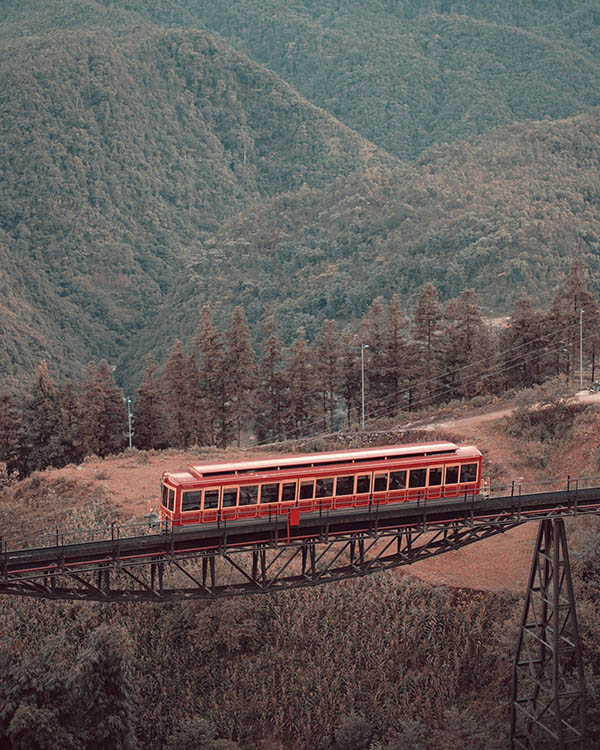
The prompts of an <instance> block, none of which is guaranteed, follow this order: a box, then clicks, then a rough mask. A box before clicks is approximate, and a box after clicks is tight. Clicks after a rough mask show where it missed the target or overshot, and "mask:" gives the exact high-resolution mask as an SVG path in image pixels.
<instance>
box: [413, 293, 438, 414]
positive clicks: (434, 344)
mask: <svg viewBox="0 0 600 750" xmlns="http://www.w3.org/2000/svg"><path fill="white" fill-rule="evenodd" d="M442 318H443V311H442V307H441V305H440V303H439V300H438V291H437V288H436V286H435V285H434V284H432V283H431V282H430V281H429V282H427V283H426V284H425V285H424V286H423V288H422V289H421V292H420V294H419V296H418V298H417V302H416V304H415V308H414V310H413V341H414V342H415V344H416V352H415V353H416V357H417V359H416V362H415V366H414V369H413V378H414V379H416V380H417V381H419V382H421V383H423V385H422V386H421V388H420V392H419V398H420V400H421V401H423V400H426V401H431V400H432V399H434V398H435V396H436V393H437V392H438V390H439V383H438V379H439V376H440V362H439V358H440V347H441V335H440V323H441V321H442Z"/></svg>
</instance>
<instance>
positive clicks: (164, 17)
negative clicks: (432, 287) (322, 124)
mask: <svg viewBox="0 0 600 750" xmlns="http://www.w3.org/2000/svg"><path fill="white" fill-rule="evenodd" d="M34 9H35V13H34ZM2 13H4V17H2ZM0 20H3V21H4V23H3V27H4V28H3V29H1V28H0V39H1V38H2V37H3V36H4V37H5V38H8V37H10V36H20V34H21V33H22V29H23V27H24V26H25V28H26V29H27V31H28V33H30V34H31V33H46V32H47V31H48V30H51V29H56V28H70V29H73V28H94V27H102V26H107V27H112V28H122V27H128V26H129V27H130V26H132V25H135V24H137V25H140V24H141V25H145V24H146V25H147V24H148V23H156V24H160V25H163V26H166V27H172V26H181V27H184V28H192V27H195V28H202V29H206V30H209V31H214V32H218V33H219V34H221V35H222V36H223V37H224V38H226V39H227V40H228V41H229V43H230V44H232V45H233V46H235V47H236V48H237V49H239V50H241V51H242V52H244V53H245V54H247V55H249V56H250V57H253V58H254V59H256V60H258V61H260V62H262V63H264V64H265V65H266V66H268V67H269V68H270V69H272V70H274V71H276V72H277V73H278V74H279V75H281V76H282V77H283V78H285V80H287V81H288V82H289V83H290V84H292V85H293V86H294V87H295V88H296V89H297V90H298V91H300V92H302V94H303V95H304V96H306V97H307V98H308V99H309V100H310V101H311V102H312V103H313V104H316V105H317V106H319V107H322V108H324V109H325V110H327V111H328V112H330V113H331V114H332V115H334V116H335V117H336V118H338V119H339V120H340V121H342V122H344V123H345V124H346V125H348V126H349V127H351V128H353V129H355V130H357V131H358V132H359V133H360V134H361V135H363V136H364V137H365V138H367V139H369V140H371V141H373V142H374V143H376V144H377V145H379V146H381V147H382V148H384V149H386V150H387V151H389V152H390V153H394V154H396V155H397V156H399V157H400V158H402V159H414V158H415V157H417V156H418V155H419V154H420V153H421V152H422V151H423V150H424V149H425V148H427V147H429V146H431V145H433V144H435V143H439V142H441V141H448V140H456V139H460V138H464V137H465V136H468V135H470V134H473V133H482V132H485V131H486V130H489V129H490V128H492V127H494V126H496V125H499V124H507V123H510V122H513V121H515V120H522V119H525V118H533V119H541V118H542V117H545V116H549V117H553V118H561V117H566V116H568V115H571V114H574V113H576V112H580V111H583V110H585V109H588V108H589V107H593V106H597V105H599V104H600V55H599V54H598V52H600V42H599V41H598V40H599V39H600V9H598V7H597V3H596V2H594V0H586V1H584V2H575V0H566V1H564V2H563V1H561V0H552V1H550V2H540V0H526V1H525V2H521V0H507V2H503V3H500V4H497V3H496V4H494V3H488V2H483V0H425V1H424V2H421V1H420V0H395V2H390V1H389V0H369V2H363V1H361V0H322V1H321V2H318V3H316V2H313V0H301V1H300V2H297V3H293V4H290V3H288V2H285V0H244V2H238V0H221V1H220V2H218V3H216V2H214V0H161V2H160V3H156V2H154V1H153V0H112V1H111V2H110V3H104V2H99V1H98V2H95V1H94V0H74V1H73V2H70V3H68V4H67V6H65V3H63V2H58V0H39V2H36V3H35V4H34V3H29V4H28V3H24V4H21V3H19V4H13V6H12V7H9V8H6V9H4V11H2V10H0Z"/></svg>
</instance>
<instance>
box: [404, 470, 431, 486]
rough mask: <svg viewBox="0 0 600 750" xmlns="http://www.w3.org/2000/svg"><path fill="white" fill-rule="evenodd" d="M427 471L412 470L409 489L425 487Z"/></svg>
mask: <svg viewBox="0 0 600 750" xmlns="http://www.w3.org/2000/svg"><path fill="white" fill-rule="evenodd" d="M426 481H427V469H411V470H410V474H409V477H408V486H409V487H425V482H426Z"/></svg>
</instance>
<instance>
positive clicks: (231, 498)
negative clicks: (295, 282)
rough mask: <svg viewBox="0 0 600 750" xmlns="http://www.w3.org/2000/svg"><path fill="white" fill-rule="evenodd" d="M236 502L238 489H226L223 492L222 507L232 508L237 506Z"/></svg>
mask: <svg viewBox="0 0 600 750" xmlns="http://www.w3.org/2000/svg"><path fill="white" fill-rule="evenodd" d="M237 500H238V488H237V487H226V488H225V489H224V490H223V507H224V508H233V507H234V506H235V505H237Z"/></svg>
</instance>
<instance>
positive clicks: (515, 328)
mask: <svg viewBox="0 0 600 750" xmlns="http://www.w3.org/2000/svg"><path fill="white" fill-rule="evenodd" d="M500 349H501V351H502V359H503V372H504V387H505V388H531V386H532V385H534V384H535V383H541V382H542V381H543V367H544V358H545V357H544V354H545V351H546V341H545V338H544V316H543V315H542V313H540V312H539V311H537V310H535V308H534V307H533V304H532V302H531V300H530V299H529V297H525V298H523V299H520V300H518V301H517V302H516V303H515V306H514V310H513V314H512V317H511V319H510V323H509V325H508V327H507V328H506V329H504V331H502V332H501V334H500Z"/></svg>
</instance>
